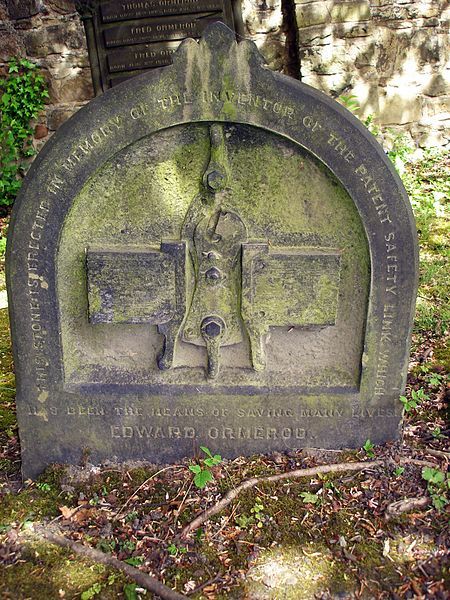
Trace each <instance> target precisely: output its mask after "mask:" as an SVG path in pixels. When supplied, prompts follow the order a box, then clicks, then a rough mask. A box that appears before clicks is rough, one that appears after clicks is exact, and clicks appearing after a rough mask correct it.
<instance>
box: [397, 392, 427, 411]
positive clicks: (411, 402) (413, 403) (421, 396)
mask: <svg viewBox="0 0 450 600" xmlns="http://www.w3.org/2000/svg"><path fill="white" fill-rule="evenodd" d="M427 399H428V396H427V395H426V394H425V392H424V391H423V389H422V388H421V389H419V390H411V396H410V398H407V397H406V396H400V402H401V403H402V404H403V408H404V410H405V412H409V411H410V410H412V409H413V408H417V407H418V406H419V404H420V402H422V400H427Z"/></svg>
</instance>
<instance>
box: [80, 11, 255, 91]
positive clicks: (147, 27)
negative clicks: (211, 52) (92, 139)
mask: <svg viewBox="0 0 450 600" xmlns="http://www.w3.org/2000/svg"><path fill="white" fill-rule="evenodd" d="M76 7H77V10H78V12H79V13H80V15H81V18H82V20H83V22H84V27H85V31H86V38H87V42H88V50H89V59H90V63H91V71H92V80H93V84H94V91H95V94H96V95H98V94H101V93H102V92H104V91H105V90H106V89H108V88H110V87H114V86H115V85H117V84H118V83H121V82H122V81H126V80H127V79H130V78H131V77H134V76H135V75H138V74H141V73H142V70H148V69H152V68H158V67H163V66H166V65H169V64H170V63H171V60H172V54H173V53H174V52H175V50H176V48H177V47H178V45H179V43H180V41H181V40H183V39H186V38H194V39H198V38H199V37H200V36H201V35H202V32H203V31H204V30H205V28H206V27H208V25H210V24H211V23H212V22H214V21H222V22H224V23H226V24H227V25H228V26H229V27H231V28H232V29H236V31H241V32H242V29H243V23H242V17H241V13H240V0H239V2H237V0H144V1H138V0H130V1H129V2H123V1H122V0H77V1H76Z"/></svg>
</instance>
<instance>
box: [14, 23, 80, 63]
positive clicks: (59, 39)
mask: <svg viewBox="0 0 450 600" xmlns="http://www.w3.org/2000/svg"><path fill="white" fill-rule="evenodd" d="M24 44H25V48H26V50H27V53H28V54H29V56H36V57H43V56H47V55H48V54H63V53H67V52H70V51H71V50H79V49H80V48H83V46H84V34H83V30H82V29H81V27H79V25H78V24H77V23H68V24H67V23H60V24H58V25H51V26H50V27H45V28H44V27H41V28H39V29H32V30H31V31H28V32H26V33H25V35H24Z"/></svg>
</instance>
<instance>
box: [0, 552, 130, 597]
mask: <svg viewBox="0 0 450 600" xmlns="http://www.w3.org/2000/svg"><path fill="white" fill-rule="evenodd" d="M23 561H24V562H23ZM108 579H109V581H108ZM124 583H125V579H124V577H123V576H122V575H121V574H119V573H116V572H114V571H112V570H110V569H106V568H105V567H103V565H92V564H90V563H88V562H86V561H84V560H81V559H78V558H75V557H74V556H73V554H71V553H70V551H67V550H63V549H60V548H57V547H56V546H53V545H50V544H43V543H32V544H29V545H27V546H25V547H24V550H23V552H22V555H21V561H19V562H17V563H15V564H13V565H10V566H8V567H7V568H4V569H3V573H2V576H1V577H0V596H2V597H4V598H46V599H49V600H50V599H53V598H55V599H56V598H61V597H62V596H61V594H62V592H64V598H65V599H67V600H71V599H75V598H76V599H79V598H80V594H81V593H82V592H83V591H85V590H87V589H89V588H90V587H91V586H93V585H94V584H100V586H101V594H100V595H99V596H98V597H101V598H102V599H105V600H109V599H111V600H112V599H114V598H118V597H121V591H122V589H123V585H124Z"/></svg>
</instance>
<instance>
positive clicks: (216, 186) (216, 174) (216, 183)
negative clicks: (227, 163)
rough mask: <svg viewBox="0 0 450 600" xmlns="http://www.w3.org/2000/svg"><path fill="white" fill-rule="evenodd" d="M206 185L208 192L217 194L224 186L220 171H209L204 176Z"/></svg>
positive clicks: (222, 175)
mask: <svg viewBox="0 0 450 600" xmlns="http://www.w3.org/2000/svg"><path fill="white" fill-rule="evenodd" d="M206 184H207V186H208V187H209V189H210V190H212V191H213V192H217V191H218V190H220V189H222V188H223V187H224V186H225V175H224V174H223V173H220V171H211V172H210V173H208V175H207V176H206Z"/></svg>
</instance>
